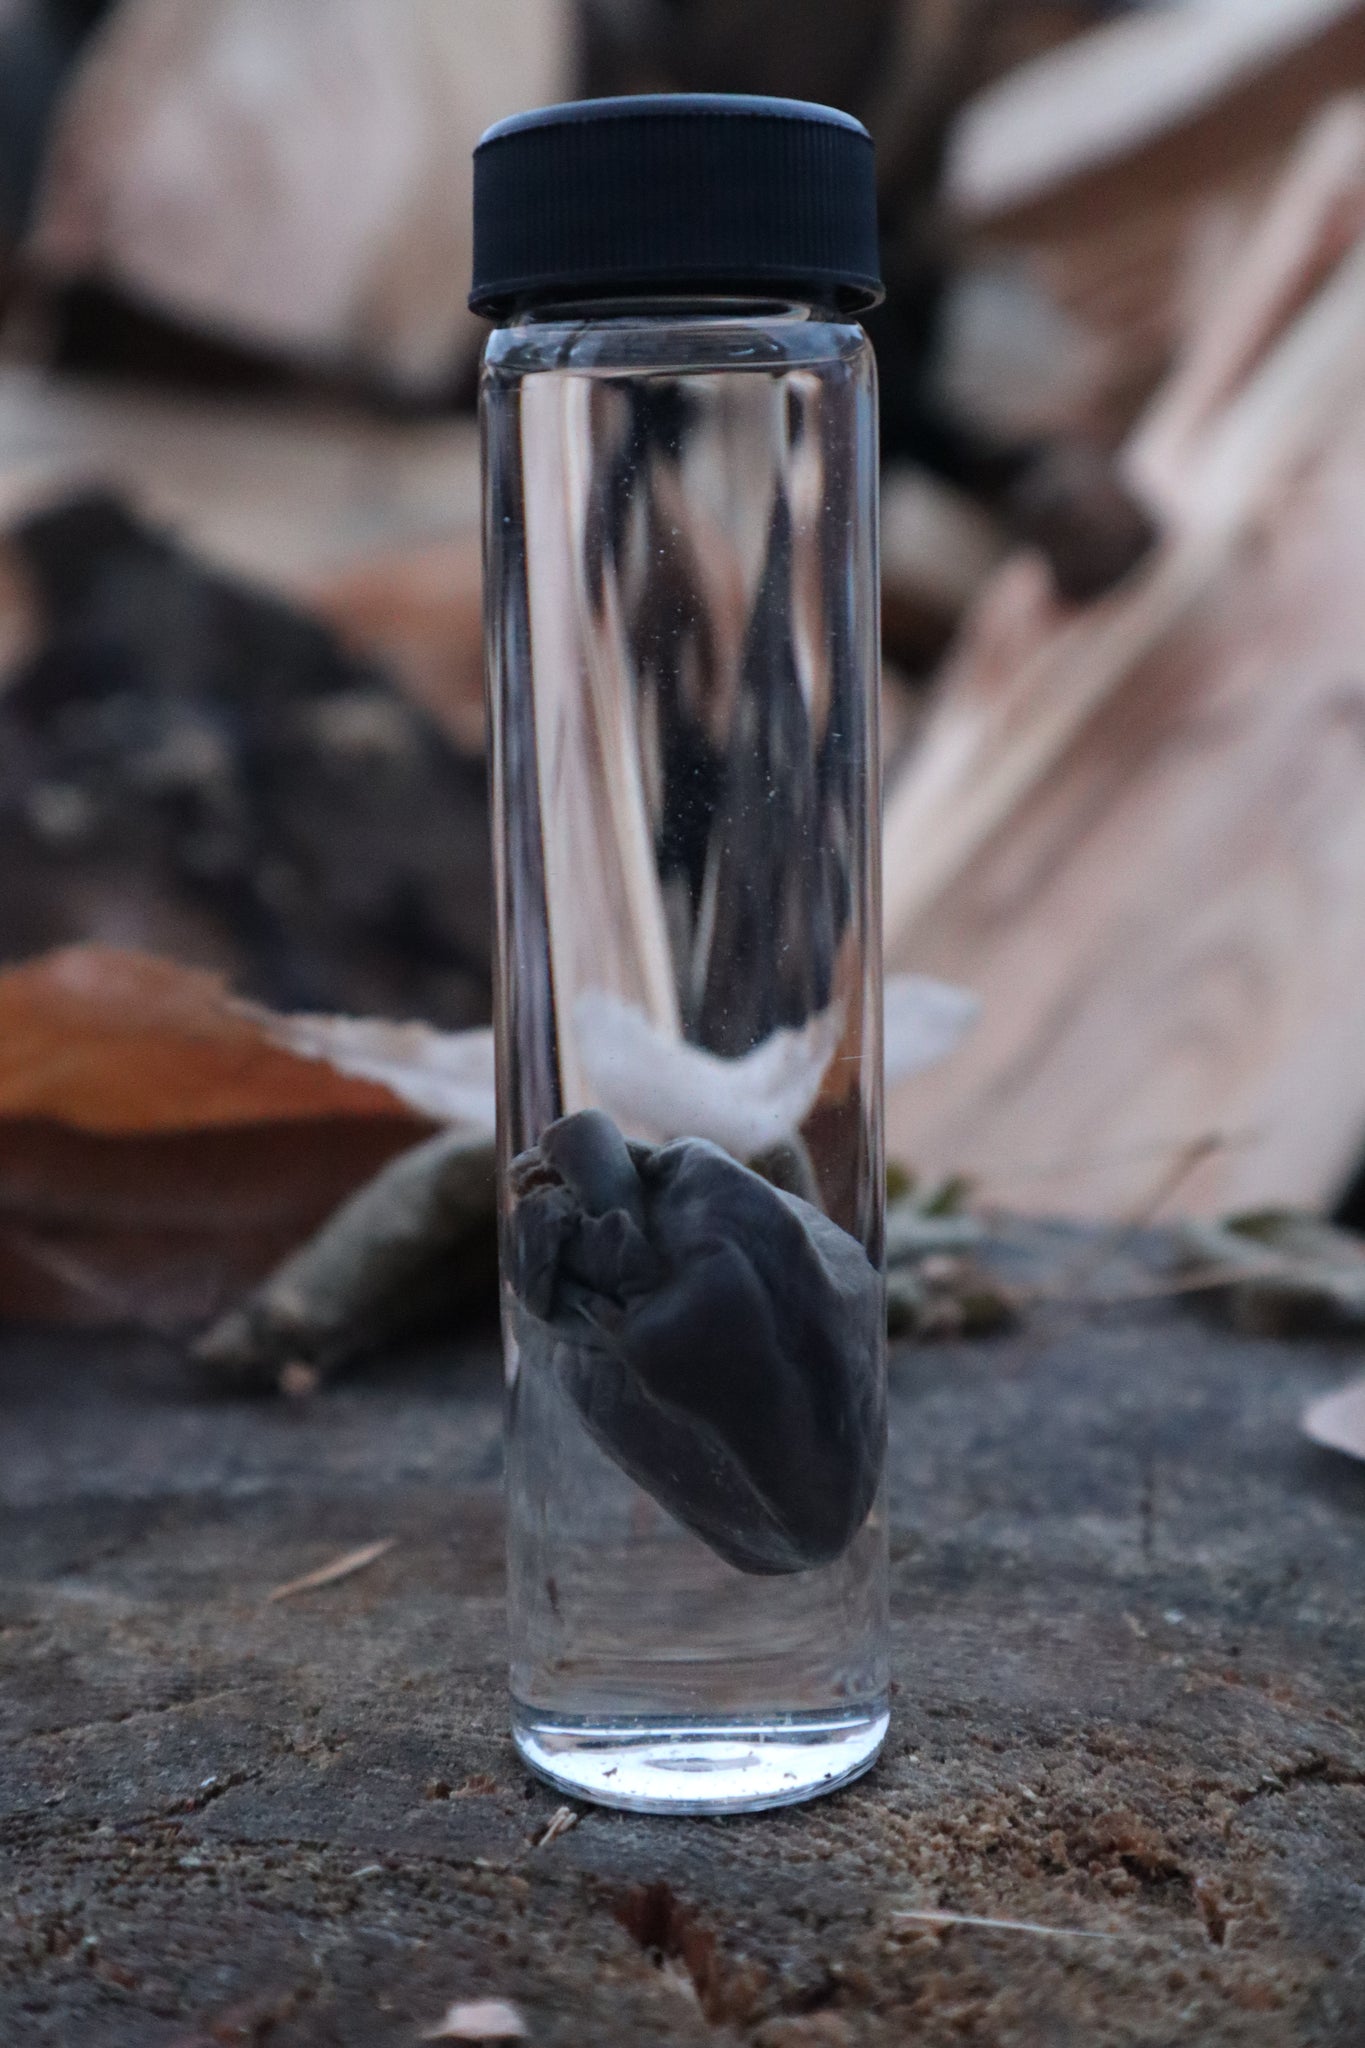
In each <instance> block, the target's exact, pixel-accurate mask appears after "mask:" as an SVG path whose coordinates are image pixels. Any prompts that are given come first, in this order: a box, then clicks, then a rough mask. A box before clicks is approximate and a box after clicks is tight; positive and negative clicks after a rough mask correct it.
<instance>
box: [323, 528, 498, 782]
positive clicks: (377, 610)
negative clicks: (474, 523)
mask: <svg viewBox="0 0 1365 2048" xmlns="http://www.w3.org/2000/svg"><path fill="white" fill-rule="evenodd" d="M481 556H482V549H481V545H480V536H479V532H478V529H477V528H476V527H474V528H471V529H470V530H469V531H468V532H467V533H464V534H461V535H458V536H457V537H455V538H453V539H450V540H432V541H425V542H421V543H419V544H418V545H417V546H416V547H412V548H408V549H406V550H401V551H399V550H391V551H387V552H384V553H382V554H379V555H377V556H376V557H374V558H373V559H369V558H366V559H363V560H361V561H359V562H357V563H356V564H355V565H354V566H352V567H349V568H346V569H344V570H343V571H342V572H341V573H340V575H337V576H329V577H326V578H324V579H322V580H321V581H320V582H318V583H317V584H315V585H314V586H313V588H312V590H311V591H310V592H309V593H308V602H309V606H310V609H311V610H312V611H314V612H316V613H317V615H318V616H319V618H322V619H325V620H326V621H327V623H328V624H329V625H331V626H332V627H334V628H335V629H336V631H337V632H338V633H340V635H341V637H342V639H343V640H344V641H345V642H346V643H347V644H348V645H349V646H350V647H351V648H353V649H354V650H356V651H357V652H362V653H367V654H374V655H378V657H379V658H380V660H381V661H382V662H383V663H384V666H385V668H386V669H387V670H388V672H389V673H390V675H392V676H395V677H396V678H397V679H398V681H399V682H400V683H401V684H402V686H403V688H404V690H405V692H406V694H407V695H408V696H409V697H410V698H411V699H412V700H413V701H414V703H418V704H420V705H421V706H422V707H423V709H424V710H426V711H428V712H430V714H431V716H432V717H433V718H434V719H436V721H437V722H438V724H440V725H441V726H443V727H444V728H445V730H446V732H447V733H448V734H449V735H450V737H451V739H453V740H454V742H455V744H456V746H457V747H460V748H461V749H463V751H464V752H465V753H480V752H482V750H483V743H484V689H483V563H482V559H481Z"/></svg>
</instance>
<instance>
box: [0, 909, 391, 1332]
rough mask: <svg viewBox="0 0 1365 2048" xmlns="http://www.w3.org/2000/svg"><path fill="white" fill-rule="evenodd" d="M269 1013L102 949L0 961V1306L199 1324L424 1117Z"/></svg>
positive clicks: (179, 971) (6, 1310)
mask: <svg viewBox="0 0 1365 2048" xmlns="http://www.w3.org/2000/svg"><path fill="white" fill-rule="evenodd" d="M324 1022H325V1020H318V1024H319V1030H320V1031H321V1029H322V1026H323V1023H324ZM277 1024H278V1025H280V1026H281V1028H283V1024H284V1020H276V1019H273V1018H272V1017H271V1016H270V1015H269V1013H268V1012H265V1011H260V1010H256V1009H253V1008H252V1007H251V1006H249V1005H245V1004H238V1003H235V1002H234V1001H233V1000H232V998H231V997H230V995H229V994H228V992H227V990H226V988H225V987H224V985H223V983H222V982H221V981H220V980H219V979H218V977H217V976H215V975H212V974H207V973H204V972H202V971H199V970H196V969H192V968H185V967H180V966H176V965H174V964H173V963H172V962H170V961H165V960H159V959H154V958H151V957H149V956H146V955H141V954H136V953H127V952H121V951H117V950H114V949H111V948H107V947H102V946H83V947H72V948H68V949H66V950H64V951H61V952H58V953H53V954H48V955H45V956H44V957H42V958H41V959H37V960H33V961H28V962H25V963H24V964H23V965H21V966H18V967H14V968H10V969H8V970H7V971H5V972H2V973H0V1314H6V1315H10V1316H23V1317H29V1318H41V1319H44V1320H59V1321H70V1322H80V1323H93V1324H110V1323H134V1324H140V1325H143V1326H150V1327H153V1328H161V1329H175V1328H181V1327H184V1326H187V1325H190V1324H193V1323H195V1322H198V1321H202V1320H204V1319H205V1318H207V1317H209V1316H211V1315H214V1314H216V1313H218V1312H220V1311H221V1310H222V1308H223V1307H224V1306H225V1305H226V1303H227V1301H228V1300H229V1299H231V1298H232V1297H233V1296H234V1295H235V1294H236V1293H237V1292H238V1291H240V1290H241V1289H242V1288H243V1287H244V1286H249V1285H251V1284H252V1283H254V1282H255V1281H257V1280H259V1279H261V1278H262V1277H263V1276H264V1275H265V1274H266V1273H268V1272H270V1271H271V1270H272V1269H273V1268H274V1267H275V1266H276V1265H277V1264H278V1263H279V1261H280V1260H281V1259H282V1258H283V1257H285V1256H286V1254H287V1253H289V1252H290V1251H292V1250H293V1249H294V1248H295V1246H297V1245H298V1244H300V1243H302V1242H303V1241H304V1240H305V1239H306V1238H308V1237H309V1236H311V1235H312V1233H313V1232H314V1231H315V1230H316V1229H317V1228H318V1226H319V1225H320V1224H321V1223H322V1222H323V1221H324V1219H325V1218H326V1217H328V1216H329V1215H331V1214H332V1212H333V1211H334V1210H335V1209H336V1208H337V1206H338V1204H339V1203H341V1202H343V1201H344V1200H345V1199H346V1197H347V1196H348V1195H350V1194H352V1193H353V1192H354V1191H355V1190H356V1189H357V1188H358V1187H360V1186H362V1185H364V1184H365V1183H366V1182H367V1181H369V1180H370V1179H371V1178H372V1177H373V1176H374V1175H375V1174H376V1173H377V1172H378V1171H379V1170H380V1169H381V1168H382V1167H383V1166H384V1165H385V1164H386V1163H387V1162H388V1161H389V1160H391V1159H392V1158H393V1157H394V1156H395V1155H396V1154H397V1153H399V1152H402V1151H405V1150H407V1149H408V1148H409V1147H410V1146H412V1145H414V1144H416V1143H417V1142H418V1141H419V1140H420V1139H421V1138H422V1137H423V1136H424V1135H425V1134H426V1133H427V1132H428V1131H429V1130H430V1128H431V1122H430V1120H429V1119H425V1118H423V1117H422V1116H421V1115H420V1114H419V1113H418V1112H416V1111H415V1110H413V1109H412V1108H411V1107H409V1106H408V1105H407V1104H406V1103H405V1102H404V1101H403V1100H401V1099H400V1097H399V1096H398V1095H397V1094H396V1093H395V1092H394V1089H393V1088H392V1087H391V1086H387V1085H385V1079H384V1078H377V1077H376V1076H375V1075H374V1074H373V1073H356V1072H351V1073H346V1072H344V1071H341V1070H340V1068H339V1067H338V1065H337V1064H335V1063H333V1062H332V1061H331V1060H329V1058H328V1057H327V1046H326V1043H325V1042H324V1040H323V1038H320V1037H319V1038H316V1042H310V1043H309V1044H308V1045H307V1046H305V1047H300V1048H299V1049H297V1050H296V1049H293V1048H290V1047H288V1046H286V1045H282V1044H280V1043H278V1042H277V1041H276V1040H275V1039H274V1038H273V1037H272V1035H271V1033H272V1030H273V1028H274V1027H275V1026H276V1025H277Z"/></svg>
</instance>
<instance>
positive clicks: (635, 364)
mask: <svg viewBox="0 0 1365 2048" xmlns="http://www.w3.org/2000/svg"><path fill="white" fill-rule="evenodd" d="M871 367H872V344H871V342H870V341H869V340H868V338H867V335H866V333H865V332H864V330H863V329H862V327H861V326H860V325H859V324H858V323H857V321H853V320H837V319H820V318H809V317H800V316H794V315H778V316H775V317H771V318H766V317H753V316H748V317H745V316H726V317H714V316H711V317H708V316H704V315H703V316H693V317H686V316H683V317H669V316H663V315H652V316H648V317H640V318H638V319H631V318H628V317H627V318H616V319H611V320H593V319H579V320H570V319H564V320H549V319H543V318H542V319H537V320H533V321H531V320H528V321H526V322H524V323H520V324H513V325H508V326H506V327H499V328H496V329H495V330H494V331H493V333H492V334H491V335H490V336H489V338H488V341H487V343H486V345H485V348H484V354H483V374H484V379H485V382H488V381H492V382H494V383H514V382H516V381H518V380H519V379H521V378H523V377H528V376H535V375H537V374H539V373H542V372H545V371H552V372H559V373H560V374H567V375H571V376H601V377H612V376H639V375H642V374H643V375H672V376H689V375H691V376H703V375H706V374H708V373H715V372H729V371H743V370H762V371H767V372H768V373H769V374H771V373H772V372H774V371H778V372H781V371H785V370H798V369H800V370H808V371H816V372H819V371H821V370H828V371H831V372H838V371H841V370H842V371H843V372H845V373H847V372H848V371H850V370H851V371H854V372H856V371H858V370H859V369H861V368H866V370H867V371H868V372H869V373H870V371H871Z"/></svg>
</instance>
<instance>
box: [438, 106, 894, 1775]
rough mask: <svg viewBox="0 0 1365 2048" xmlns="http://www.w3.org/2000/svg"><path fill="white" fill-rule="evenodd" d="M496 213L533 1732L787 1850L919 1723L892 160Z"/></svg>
mask: <svg viewBox="0 0 1365 2048" xmlns="http://www.w3.org/2000/svg"><path fill="white" fill-rule="evenodd" d="M476 167H477V182H476V210H477V221H476V285H475V291H474V294H473V302H474V303H475V304H476V305H477V306H479V308H480V309H481V310H484V311H486V312H489V313H491V314H493V315H494V316H495V317H496V318H498V320H499V321H500V325H499V326H498V327H497V329H496V331H495V332H494V333H493V335H492V336H491V338H490V340H489V342H488V346H487V350H486V354H485V361H484V371H483V380H482V398H481V409H482V418H483V429H484V453H485V484H486V575H487V616H488V646H489V690H490V702H491V744H492V754H493V784H494V829H495V833H496V858H497V874H498V897H497V906H498V938H499V978H498V1020H497V1025H498V1051H499V1120H500V1151H501V1176H500V1178H501V1232H502V1288H503V1312H504V1329H505V1345H506V1362H507V1417H508V1433H507V1508H508V1562H509V1574H508V1605H509V1622H510V1634H511V1689H512V1702H513V1705H512V1713H513V1732H514V1736H515V1740H516V1742H517V1745H518V1747H519V1749H520V1751H521V1754H522V1756H523V1757H524V1758H525V1759H526V1761H527V1762H528V1763H529V1764H530V1765H531V1766H532V1767H533V1768H534V1769H535V1770H536V1771H538V1772H539V1773H540V1774H541V1775H542V1776H544V1777H546V1778H548V1779H549V1780H550V1781H551V1782H553V1783H554V1784H556V1785H558V1786H560V1787H562V1788H563V1789H565V1790H566V1791H569V1792H571V1793H574V1794H576V1795H578V1796H580V1797H585V1798H588V1799H593V1800H596V1801H598V1802H600V1803H603V1804H607V1805H617V1806H623V1807H632V1808H636V1809H642V1810H651V1811H671V1812H680V1813H689V1812H690V1813H715V1812H724V1811H735V1810H744V1809H753V1808H758V1807H764V1806H772V1805H779V1804H784V1803H787V1802H788V1801H792V1800H798V1799H803V1798H809V1797H811V1796H812V1795H814V1794H816V1793H818V1792H823V1791H827V1790H830V1789H832V1788H833V1787H834V1786H836V1785H838V1784H841V1783H844V1782H846V1781H847V1780H848V1779H849V1778H851V1777H854V1776H856V1775H857V1774H858V1773H859V1772H860V1771H862V1770H864V1769H865V1768H866V1767H867V1766H868V1765H869V1764H870V1763H871V1762H872V1760H873V1759H874V1757H875V1756H876V1753H877V1750H878V1748H879V1746H880V1744H881V1741H882V1738H883V1735H884V1733H885V1729H886V1720H887V1670H886V1618H885V1608H886V1521H885V1512H884V1506H883V1501H882V1493H881V1478H882V1464H883V1446H884V1435H885V1339H884V1329H885V1317H884V1303H883V1279H882V1273H883V1263H882V1228H883V1184H884V1170H883V1154H882V1102H881V961H880V903H879V891H880V878H879V867H878V858H879V837H880V834H879V795H878V792H879V764H878V728H877V706H878V676H879V646H878V624H877V560H876V503H877V428H876V381H875V371H874V365H873V359H872V354H871V350H870V347H869V344H868V342H867V339H866V337H865V335H864V334H863V331H862V329H861V327H860V326H859V325H858V324H857V320H856V317H855V314H856V311H857V310H858V309H860V308H861V307H865V306H866V305H868V304H870V303H872V302H873V300H874V298H875V296H876V294H877V289H878V287H877V284H876V241H875V219H874V204H873V197H872V190H873V183H872V163H871V145H870V143H869V141H868V138H867V136H866V134H865V132H864V131H863V130H862V129H861V128H860V127H859V126H858V124H857V123H855V122H852V121H850V120H848V119H847V117H845V116H842V115H837V114H833V113H830V112H828V111H827V110H824V109H818V108H811V107H805V106H800V105H796V104H795V103H791V102H783V101H758V100H728V99H714V98H704V99H695V98H681V99H680V98H673V97H670V98H666V99H663V98H646V99H640V100H630V101H597V102H585V103H579V104H576V105H572V106H568V107H564V108H554V109H549V110H546V111H544V112H542V113H539V114H535V115H530V116H525V117H521V118H519V119H518V120H515V121H512V122H510V123H504V124H503V125H502V126H501V127H500V128H498V129H496V130H494V131H492V132H491V134H490V136H489V137H486V138H485V140H484V142H483V144H482V145H481V146H480V152H479V156H478V158H477V160H476Z"/></svg>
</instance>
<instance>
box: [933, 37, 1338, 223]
mask: <svg viewBox="0 0 1365 2048" xmlns="http://www.w3.org/2000/svg"><path fill="white" fill-rule="evenodd" d="M1361 12H1362V9H1361V5H1360V0H1182V4H1181V5H1178V6H1169V5H1163V6H1157V7H1148V8H1144V9H1143V10H1142V11H1140V12H1134V13H1132V14H1130V15H1128V16H1127V18H1125V19H1123V20H1120V21H1117V22H1114V23H1111V24H1110V25H1109V26H1107V27H1105V28H1100V29H1095V30H1092V32H1091V33H1090V34H1089V35H1086V36H1080V37H1077V38H1076V39H1075V40H1074V41H1070V42H1066V43H1063V44H1062V45H1061V46H1060V47H1059V48H1057V49H1055V50H1051V51H1049V52H1047V53H1046V54H1045V55H1043V56H1041V57H1038V58H1037V59H1035V61H1034V62H1033V63H1032V64H1028V65H1023V66H1021V67H1019V68H1018V69H1017V70H1015V71H1011V72H1009V73H1007V74H1006V76H1005V77H1004V78H1001V79H998V80H996V81H995V83H994V84H992V85H990V86H988V87H987V88H986V90H985V91H984V92H983V93H981V94H980V95H979V96H978V98H977V99H976V100H975V101H974V102H973V103H972V104H971V105H970V106H968V107H967V108H966V109H965V110H964V111H963V113H962V115H961V116H960V118H959V121H958V124H957V129H956V133H955V136H954V141H953V148H952V151H951V153H950V156H949V162H948V167H947V181H948V196H949V199H950V200H951V202H952V203H953V204H954V206H955V207H956V208H957V209H958V210H959V211H960V212H963V213H965V214H969V215H973V216H977V217H980V216H988V215H991V214H1000V213H1007V212H1010V211H1013V210H1014V209H1015V208H1018V207H1020V206H1024V205H1027V204H1028V203H1029V202H1030V201H1031V200H1034V199H1037V198H1038V197H1039V196H1040V195H1041V194H1043V193H1047V192H1049V191H1052V190H1054V189H1055V188H1056V187H1058V186H1060V185H1063V184H1065V183H1066V182H1067V181H1068V180H1069V179H1074V178H1076V177H1078V176H1080V175H1082V174H1084V173H1085V172H1088V171H1092V170H1094V169H1095V168H1096V167H1097V166H1100V165H1103V164H1108V163H1112V162H1114V161H1116V160H1119V159H1126V158H1127V159H1130V158H1132V157H1133V156H1134V155H1135V154H1136V153H1137V152H1138V151H1139V150H1140V149H1141V147H1142V146H1143V145H1144V144H1146V143H1150V142H1151V141H1152V140H1153V138H1155V137H1159V136H1164V135H1167V134H1169V133H1170V131H1171V130H1173V129H1176V128H1179V127H1182V126H1184V125H1186V124H1187V123H1189V122H1190V121H1191V120H1193V119H1195V118H1197V117H1198V116H1199V115H1200V114H1203V113H1205V112H1206V111H1207V110H1208V109H1209V108H1210V107H1219V106H1222V105H1225V104H1226V103H1227V102H1228V101H1229V100H1231V99H1232V98H1233V97H1234V96H1235V94H1236V93H1237V91H1238V89H1239V88H1240V87H1242V86H1243V85H1244V84H1246V83H1247V82H1248V81H1251V80H1256V79H1258V78H1261V77H1263V76H1264V75H1265V74H1267V73H1272V74H1273V73H1274V72H1275V71H1276V69H1277V67H1282V66H1283V65H1284V64H1285V63H1286V62H1287V61H1289V60H1292V59H1293V58H1295V57H1296V56H1298V55H1300V54H1301V53H1303V52H1305V51H1306V52H1309V53H1311V54H1312V55H1313V56H1314V57H1315V58H1316V59H1318V60H1319V61H1323V60H1325V59H1326V57H1327V50H1326V48H1325V44H1326V39H1327V37H1328V32H1329V31H1330V30H1332V29H1334V28H1336V27H1338V26H1339V25H1340V24H1341V23H1342V22H1344V21H1349V20H1350V19H1351V18H1352V17H1356V16H1359V15H1360V14H1361Z"/></svg>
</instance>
